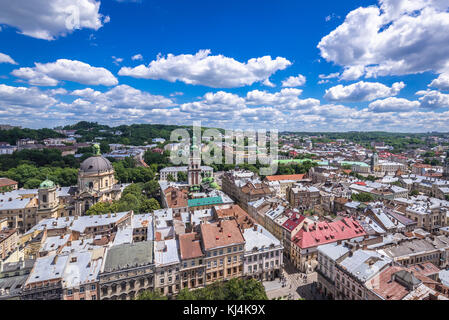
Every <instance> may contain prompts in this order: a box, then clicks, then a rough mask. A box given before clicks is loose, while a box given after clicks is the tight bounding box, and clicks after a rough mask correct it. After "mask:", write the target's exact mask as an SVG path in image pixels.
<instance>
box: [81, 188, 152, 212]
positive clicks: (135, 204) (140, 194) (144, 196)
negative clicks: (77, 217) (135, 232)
mask: <svg viewBox="0 0 449 320" xmlns="http://www.w3.org/2000/svg"><path fill="white" fill-rule="evenodd" d="M148 189H150V190H151V191H148ZM151 195H155V191H154V190H153V186H150V185H149V182H148V183H146V184H144V183H142V182H140V183H133V184H130V185H129V186H127V187H126V188H125V189H124V190H123V193H122V196H121V197H120V200H115V201H112V202H97V203H96V204H94V205H93V206H92V207H90V208H89V210H87V212H86V215H100V214H107V213H110V212H124V211H130V210H133V211H134V213H137V214H138V213H148V212H152V211H154V210H157V209H160V204H159V202H158V201H157V199H155V198H154V197H151Z"/></svg>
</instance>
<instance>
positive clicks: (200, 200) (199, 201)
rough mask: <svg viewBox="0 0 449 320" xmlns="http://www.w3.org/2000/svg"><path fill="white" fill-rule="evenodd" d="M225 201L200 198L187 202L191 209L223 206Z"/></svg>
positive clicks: (215, 198) (218, 198)
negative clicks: (216, 205)
mask: <svg viewBox="0 0 449 320" xmlns="http://www.w3.org/2000/svg"><path fill="white" fill-rule="evenodd" d="M222 203H223V199H221V197H208V198H198V199H189V200H187V204H188V206H189V207H200V206H207V205H215V204H222Z"/></svg>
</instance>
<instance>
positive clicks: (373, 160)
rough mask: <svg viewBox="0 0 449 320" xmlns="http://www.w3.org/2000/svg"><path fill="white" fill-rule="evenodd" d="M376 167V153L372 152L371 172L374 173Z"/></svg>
mask: <svg viewBox="0 0 449 320" xmlns="http://www.w3.org/2000/svg"><path fill="white" fill-rule="evenodd" d="M378 165H379V156H378V155H377V152H374V153H373V156H372V157H371V172H374V171H376V168H377V167H378Z"/></svg>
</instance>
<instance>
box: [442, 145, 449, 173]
mask: <svg viewBox="0 0 449 320" xmlns="http://www.w3.org/2000/svg"><path fill="white" fill-rule="evenodd" d="M443 179H445V180H449V151H448V152H447V153H446V159H445V160H444V167H443Z"/></svg>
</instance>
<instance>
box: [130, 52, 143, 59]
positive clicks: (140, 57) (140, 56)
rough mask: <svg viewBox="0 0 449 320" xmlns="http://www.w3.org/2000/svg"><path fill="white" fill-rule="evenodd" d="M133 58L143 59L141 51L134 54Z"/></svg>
mask: <svg viewBox="0 0 449 320" xmlns="http://www.w3.org/2000/svg"><path fill="white" fill-rule="evenodd" d="M131 60H143V56H142V55H141V54H140V53H138V54H136V55H134V56H132V57H131Z"/></svg>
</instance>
